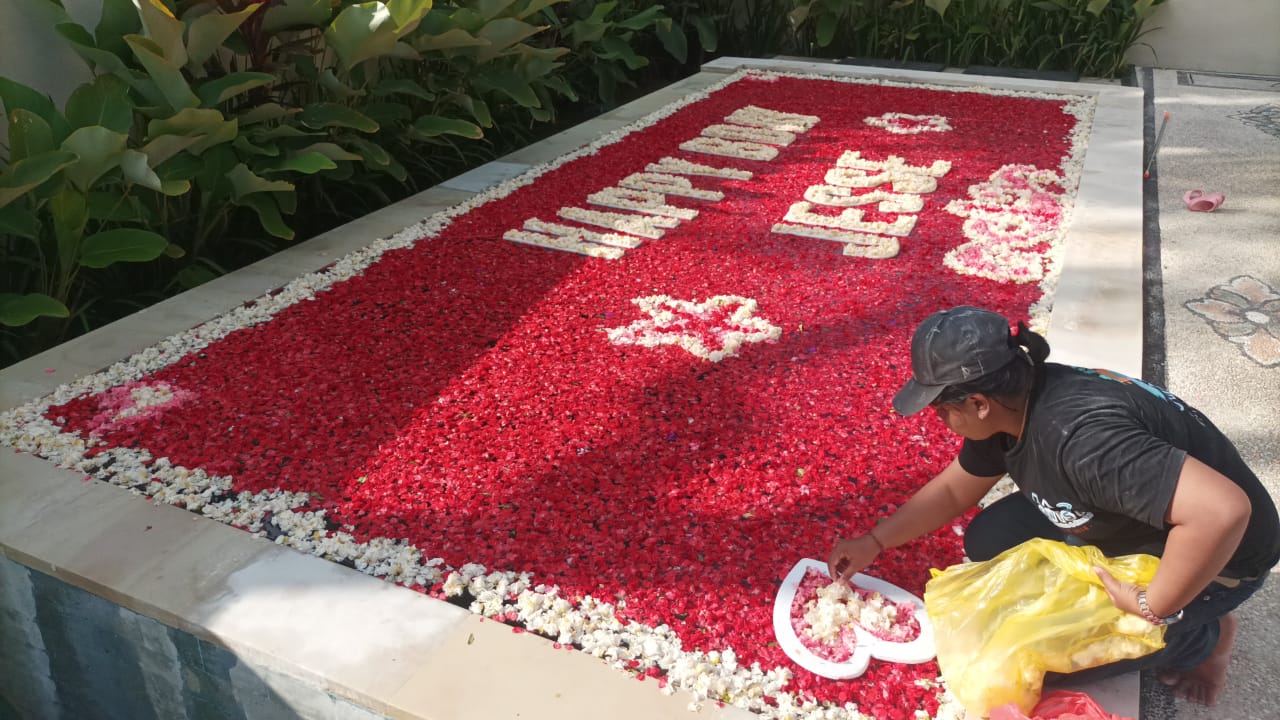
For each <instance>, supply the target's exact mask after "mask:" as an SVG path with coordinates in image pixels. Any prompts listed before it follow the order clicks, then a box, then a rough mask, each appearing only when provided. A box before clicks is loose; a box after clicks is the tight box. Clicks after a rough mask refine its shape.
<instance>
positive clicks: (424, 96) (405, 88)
mask: <svg viewBox="0 0 1280 720" xmlns="http://www.w3.org/2000/svg"><path fill="white" fill-rule="evenodd" d="M373 94H374V95H378V96H383V95H408V96H410V97H416V98H419V99H421V100H435V99H436V96H435V93H432V92H429V91H428V90H427V89H426V88H424V87H422V86H421V85H419V84H418V83H416V82H414V81H413V80H410V79H408V78H389V79H387V80H381V81H379V82H378V86H377V87H375V88H374V89H373Z"/></svg>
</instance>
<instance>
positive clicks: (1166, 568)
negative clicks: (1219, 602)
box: [1098, 456, 1253, 617]
mask: <svg viewBox="0 0 1280 720" xmlns="http://www.w3.org/2000/svg"><path fill="white" fill-rule="evenodd" d="M1252 512H1253V506H1252V505H1251V504H1250V502H1249V496H1248V495H1246V494H1245V492H1244V490H1241V489H1240V486H1238V485H1236V484H1235V483H1234V482H1232V481H1231V480H1230V478H1228V477H1226V476H1225V475H1223V474H1222V473H1219V472H1218V471H1216V470H1214V469H1213V468H1211V467H1209V466H1208V465H1205V464H1204V463H1202V462H1200V461H1199V460H1196V459H1195V458H1193V457H1191V456H1187V459H1186V461H1185V462H1184V463H1183V465H1182V471H1181V472H1180V473H1179V474H1178V484H1177V486H1176V487H1175V488H1174V491H1173V500H1172V501H1170V503H1169V509H1168V511H1167V512H1166V514H1165V519H1166V520H1167V521H1168V523H1169V524H1170V525H1172V526H1173V527H1172V529H1171V530H1170V531H1169V539H1168V540H1167V541H1166V542H1165V547H1164V555H1163V556H1162V557H1161V558H1160V565H1159V566H1158V568H1157V569H1156V574H1155V578H1153V579H1152V581H1151V584H1150V585H1149V586H1147V606H1148V607H1149V608H1150V609H1151V612H1152V614H1154V615H1157V616H1159V617H1168V616H1169V615H1173V614H1174V613H1176V612H1178V611H1179V610H1181V609H1182V608H1183V607H1185V606H1186V605H1187V603H1189V602H1191V600H1192V599H1193V598H1195V596H1196V595H1198V594H1199V593H1200V591H1201V590H1203V589H1204V588H1205V587H1206V586H1208V584H1209V583H1210V582H1212V581H1213V579H1214V578H1215V577H1217V576H1218V575H1219V574H1221V573H1222V568H1223V567H1225V566H1226V564H1227V561H1228V560H1230V559H1231V556H1232V555H1233V554H1234V553H1235V551H1236V548H1237V547H1239V545H1240V539H1241V538H1242V537H1244V531H1245V526H1246V525H1248V523H1249V516H1250V515H1251V514H1252ZM1098 575H1099V576H1100V577H1101V578H1102V582H1103V585H1104V586H1105V587H1106V589H1107V594H1109V595H1110V596H1111V601H1112V602H1114V603H1115V605H1116V607H1118V608H1120V609H1121V610H1124V611H1126V612H1130V613H1133V614H1135V615H1141V614H1142V613H1141V612H1140V610H1139V608H1138V591H1139V590H1141V589H1142V588H1140V587H1138V586H1137V585H1134V584H1132V583H1122V582H1120V581H1118V580H1116V579H1115V578H1114V577H1112V576H1111V574H1110V573H1108V572H1107V571H1106V570H1103V569H1101V568H1098Z"/></svg>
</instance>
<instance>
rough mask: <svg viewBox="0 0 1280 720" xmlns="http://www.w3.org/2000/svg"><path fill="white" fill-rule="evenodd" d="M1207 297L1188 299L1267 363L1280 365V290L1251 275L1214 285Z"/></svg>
mask: <svg viewBox="0 0 1280 720" xmlns="http://www.w3.org/2000/svg"><path fill="white" fill-rule="evenodd" d="M1205 295H1206V296H1205V297H1202V298H1197V299H1195V300H1188V301H1187V302H1186V303H1185V305H1186V308H1187V309H1188V310H1190V311H1191V312H1193V313H1195V314H1197V315H1199V316H1200V317H1202V318H1204V319H1205V320H1207V321H1208V322H1209V327H1211V328H1213V330H1214V332H1216V333H1218V334H1219V335H1221V336H1222V337H1224V338H1226V339H1227V340H1230V341H1231V342H1233V343H1235V344H1236V345H1238V346H1239V347H1240V352H1242V353H1244V354H1245V357H1248V358H1249V359H1250V360H1252V361H1254V362H1256V363H1258V364H1259V365H1261V366H1263V367H1276V366H1280V292H1276V291H1275V290H1274V289H1272V287H1271V286H1270V285H1267V284H1266V283H1265V282H1263V281H1261V280H1259V279H1257V278H1255V277H1250V276H1248V275H1240V276H1237V277H1234V278H1232V279H1231V280H1230V281H1228V282H1227V283H1224V284H1222V285H1218V286H1216V287H1213V288H1210V289H1209V291H1208V292H1207V293H1205Z"/></svg>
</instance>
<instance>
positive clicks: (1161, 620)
mask: <svg viewBox="0 0 1280 720" xmlns="http://www.w3.org/2000/svg"><path fill="white" fill-rule="evenodd" d="M1138 611H1139V612H1141V613H1142V617H1144V618H1146V620H1147V622H1149V623H1151V624H1152V625H1172V624H1174V623H1176V622H1178V621H1179V620H1181V619H1182V611H1181V610H1179V611H1178V612H1176V613H1174V614H1172V615H1170V616H1169V617H1160V616H1159V615H1156V614H1155V613H1153V612H1151V606H1150V605H1148V604H1147V590H1146V588H1143V589H1142V590H1139V591H1138Z"/></svg>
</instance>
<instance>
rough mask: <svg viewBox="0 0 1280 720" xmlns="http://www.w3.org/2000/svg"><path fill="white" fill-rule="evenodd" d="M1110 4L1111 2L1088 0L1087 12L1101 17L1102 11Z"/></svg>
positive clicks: (1108, 0)
mask: <svg viewBox="0 0 1280 720" xmlns="http://www.w3.org/2000/svg"><path fill="white" fill-rule="evenodd" d="M1110 4H1111V0H1089V8H1088V10H1089V12H1090V13H1092V14H1094V15H1101V14H1102V11H1103V10H1105V9H1107V5H1110Z"/></svg>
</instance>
